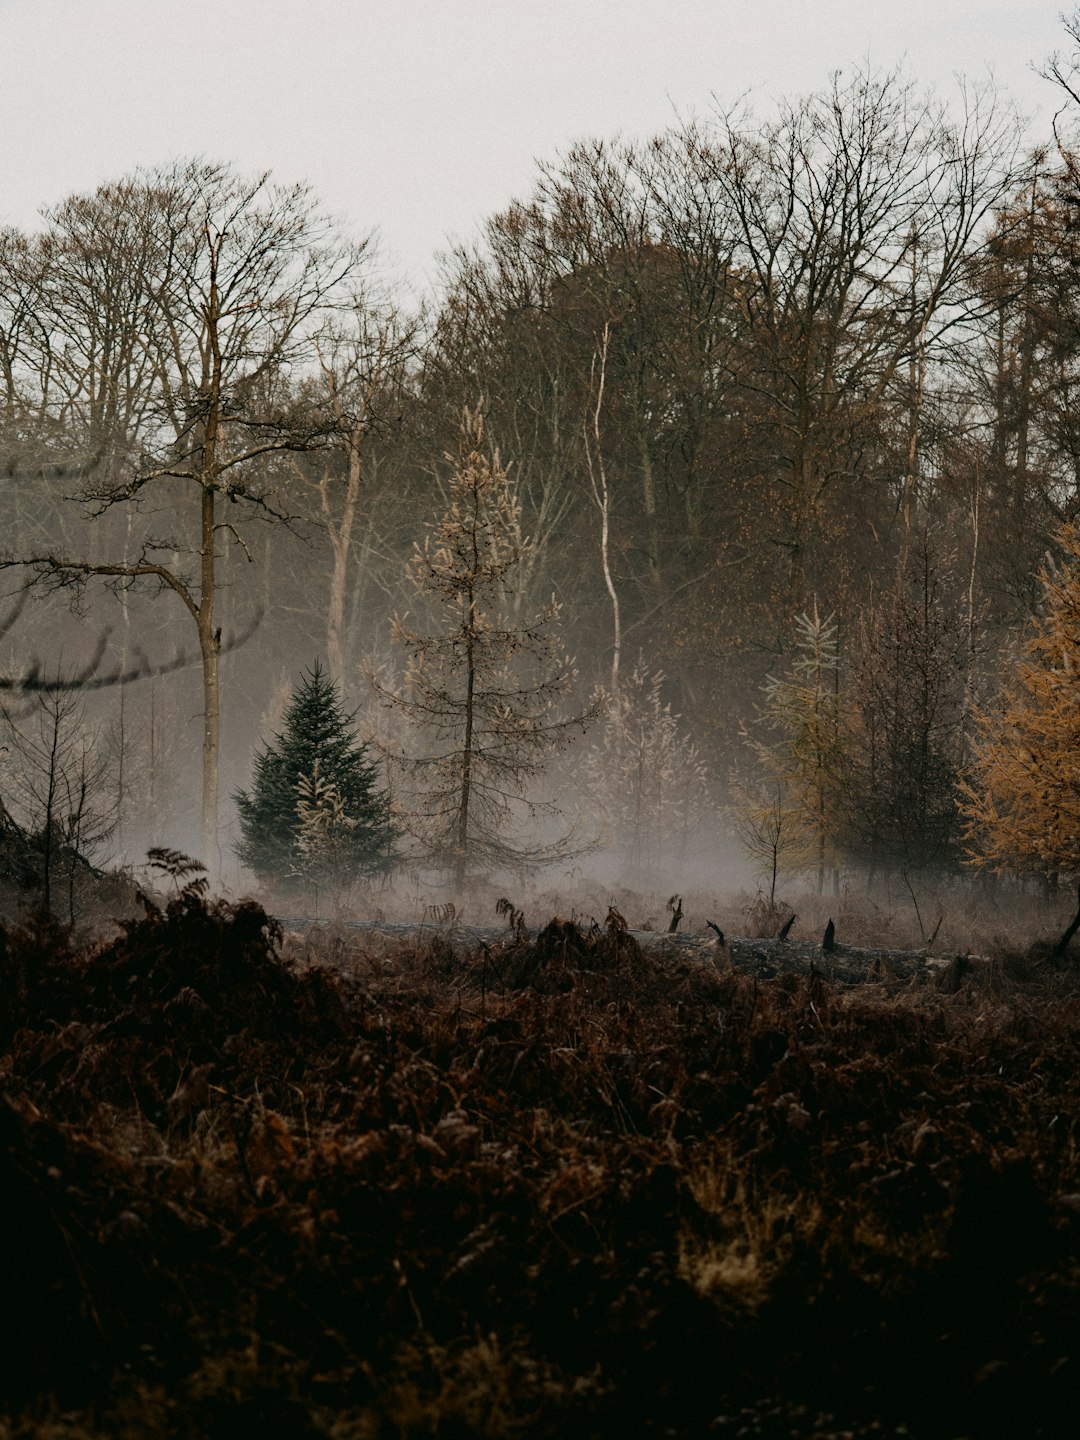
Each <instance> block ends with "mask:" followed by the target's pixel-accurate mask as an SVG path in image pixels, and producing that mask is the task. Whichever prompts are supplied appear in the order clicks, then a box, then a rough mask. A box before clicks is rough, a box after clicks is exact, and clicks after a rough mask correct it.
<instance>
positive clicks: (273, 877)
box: [236, 660, 394, 888]
mask: <svg viewBox="0 0 1080 1440" xmlns="http://www.w3.org/2000/svg"><path fill="white" fill-rule="evenodd" d="M236 805H237V809H238V810H239V812H240V836H241V838H240V842H239V844H238V845H237V846H236V853H237V856H238V857H239V859H240V860H241V861H242V863H243V864H245V865H246V866H247V867H248V868H249V869H250V870H253V871H254V872H255V874H256V875H257V876H258V877H259V879H260V880H265V881H275V882H278V883H284V884H285V885H287V886H288V885H290V884H291V885H292V887H293V888H301V886H302V885H303V884H304V883H306V882H310V883H314V884H322V885H335V886H340V885H342V884H345V883H347V882H348V881H350V880H352V879H354V878H356V877H358V876H365V875H373V874H376V873H377V872H378V871H380V870H385V869H387V868H388V866H389V865H390V863H391V860H392V852H393V843H394V827H393V825H392V823H391V819H390V806H389V801H388V800H387V797H386V795H385V794H384V793H383V792H382V791H381V790H380V789H379V788H378V784H377V771H376V764H375V762H374V761H373V760H371V759H370V758H369V757H368V750H367V746H366V745H365V744H362V743H360V742H359V741H358V740H357V739H356V736H355V734H354V733H353V730H352V716H350V715H349V714H347V713H346V712H345V710H344V709H343V707H342V704H341V701H340V699H339V696H338V692H337V686H336V685H335V684H334V682H333V681H332V680H331V679H330V677H329V675H328V674H327V672H326V671H325V670H324V669H323V668H322V666H321V665H320V664H319V662H318V661H317V660H316V662H315V663H314V665H313V666H312V667H311V669H310V670H309V671H307V672H306V673H305V674H304V675H303V676H302V677H301V680H300V684H299V686H298V687H297V688H296V689H295V690H294V691H293V695H292V699H291V701H290V703H289V705H288V708H287V709H286V711H285V717H284V728H283V729H282V731H281V732H280V734H277V735H275V736H274V738H273V740H272V741H271V742H270V743H269V744H266V745H264V746H263V747H262V749H261V750H260V751H259V752H258V753H257V754H256V756H255V759H254V764H253V775H252V782H251V789H250V791H248V792H245V791H238V792H237V794H236Z"/></svg>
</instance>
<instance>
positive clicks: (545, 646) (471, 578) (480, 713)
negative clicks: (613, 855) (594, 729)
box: [377, 411, 585, 891]
mask: <svg viewBox="0 0 1080 1440" xmlns="http://www.w3.org/2000/svg"><path fill="white" fill-rule="evenodd" d="M482 445H483V421H482V417H481V415H480V414H479V413H478V412H477V413H470V412H469V411H466V412H465V416H464V421H463V425H462V434H461V451H460V454H459V455H458V457H457V458H456V460H453V463H454V471H453V474H452V476H451V478H450V483H449V491H450V494H449V504H448V506H447V508H446V510H445V511H444V513H443V514H442V515H441V516H440V517H439V519H438V520H437V521H436V523H435V524H434V525H433V526H432V528H431V531H430V533H429V535H428V537H427V539H426V541H425V543H424V544H423V545H418V546H417V547H416V551H415V554H414V556H413V561H412V564H411V566H410V577H411V579H412V580H413V582H414V584H415V586H416V590H417V606H418V608H419V609H421V610H422V609H424V608H425V607H427V608H429V610H430V612H431V615H432V623H431V628H430V629H426V630H420V629H417V628H414V627H413V625H411V624H407V623H406V622H405V621H404V620H398V621H397V623H396V626H395V634H396V638H397V639H398V640H399V642H400V643H401V644H402V645H403V646H404V647H405V649H406V651H407V654H408V664H407V667H406V672H405V682H404V685H403V687H402V688H401V690H399V691H395V690H391V689H388V688H386V687H384V686H381V685H378V684H377V688H378V689H379V692H380V693H381V694H382V696H383V698H384V699H385V700H386V701H387V702H388V703H389V704H391V705H392V706H394V707H395V708H396V709H397V710H398V711H399V712H400V713H401V714H402V715H403V716H404V717H405V719H406V720H407V721H409V722H410V723H411V725H412V726H413V727H414V729H415V734H416V748H415V750H414V753H413V754H412V755H411V756H404V755H403V756H402V757H401V759H400V764H401V766H402V769H403V771H404V774H405V784H406V788H407V790H408V791H410V792H411V794H410V802H411V803H410V804H409V805H408V807H407V808H408V822H407V823H408V826H409V829H410V831H411V834H412V836H413V839H414V841H415V842H416V844H417V846H418V848H419V850H420V852H421V854H423V855H424V856H425V857H426V858H428V859H430V860H432V861H433V862H434V863H435V864H436V865H438V866H440V867H442V868H444V869H445V870H447V871H448V872H449V875H450V877H451V879H452V882H453V884H454V886H455V888H456V889H457V890H459V891H460V890H461V888H462V886H463V885H464V883H465V880H466V877H467V875H468V874H469V873H470V871H474V870H476V869H484V870H488V869H492V868H496V869H497V868H500V867H506V866H509V867H514V868H523V867H530V866H535V865H537V864H544V863H552V862H554V861H556V860H560V859H564V858H566V857H567V856H568V855H569V854H572V853H575V850H574V846H573V841H572V837H571V836H563V837H561V838H559V839H556V840H554V841H547V842H546V843H541V842H539V841H534V840H532V839H530V838H527V837H525V836H524V835H523V832H522V830H521V829H520V828H519V827H524V826H529V823H530V822H533V824H535V822H536V821H537V820H539V819H541V818H542V817H544V816H552V815H553V814H554V813H555V808H554V806H553V805H552V804H550V803H548V802H546V801H543V800H539V799H537V798H536V797H535V795H532V794H530V793H529V787H530V782H532V781H534V780H537V779H538V778H539V777H540V776H542V774H543V772H544V769H545V766H546V762H547V759H548V757H549V756H550V755H551V754H552V752H553V751H554V750H556V749H558V748H559V746H560V745H562V744H563V743H564V742H565V741H566V740H568V739H569V735H570V731H571V729H572V728H574V727H580V725H581V723H582V721H583V719H584V718H585V717H583V716H568V715H567V714H566V713H565V712H564V710H563V708H562V706H563V702H564V701H565V698H566V695H567V693H568V691H569V688H570V685H571V682H572V678H573V672H572V670H571V667H570V665H569V662H568V661H567V659H566V657H565V656H564V655H563V653H562V650H561V646H560V643H559V637H558V621H559V606H558V603H557V602H556V601H555V600H554V599H553V600H552V602H551V604H550V605H548V606H546V607H544V608H543V609H542V610H541V611H539V612H538V613H536V614H533V615H531V616H530V615H527V614H526V613H523V612H524V607H523V605H522V603H521V596H520V594H519V593H518V591H517V582H518V579H519V577H520V572H521V567H522V561H523V559H524V558H525V557H526V556H527V555H528V554H529V551H530V548H531V547H530V542H529V540H528V539H527V538H526V537H525V536H524V535H523V534H522V529H521V507H520V505H519V503H518V500H517V497H516V495H515V494H514V491H513V487H512V486H511V484H510V482H509V478H508V474H507V470H506V468H505V467H504V466H503V465H502V464H501V462H500V460H499V456H498V454H497V453H495V454H494V455H488V454H485V453H484V451H483V450H482V448H481V447H482ZM448 458H452V457H448Z"/></svg>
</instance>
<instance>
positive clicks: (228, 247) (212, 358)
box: [5, 162, 360, 870]
mask: <svg viewBox="0 0 1080 1440" xmlns="http://www.w3.org/2000/svg"><path fill="white" fill-rule="evenodd" d="M94 200H95V203H94V204H93V205H90V204H86V205H83V204H80V203H79V202H75V201H73V202H69V204H68V205H67V206H66V207H60V209H59V210H58V211H55V212H54V213H53V216H52V221H53V226H54V231H55V230H59V231H60V232H61V233H62V235H63V238H64V241H65V246H64V247H62V248H63V249H64V253H65V255H66V257H67V263H66V269H65V271H64V274H63V277H62V284H61V286H60V288H59V289H58V290H57V292H56V296H57V301H56V303H57V312H58V314H61V313H62V314H63V315H70V314H72V313H84V314H85V316H86V317H87V319H86V325H85V327H84V328H85V330H86V333H87V334H89V333H90V329H92V326H91V320H92V317H93V316H94V315H96V314H97V313H98V308H99V305H100V303H101V299H100V292H101V289H102V287H104V288H106V289H107V288H108V285H109V283H110V281H109V279H108V276H109V275H111V274H112V270H109V271H108V274H105V273H104V272H103V270H102V267H101V266H100V265H98V264H97V262H96V250H95V247H100V248H101V249H103V250H105V251H106V252H107V251H108V250H109V249H110V247H111V246H112V245H113V244H114V241H116V237H117V236H120V237H122V238H123V246H122V250H121V254H120V256H119V257H116V266H115V268H116V270H117V271H118V272H123V271H124V267H125V265H126V264H129V263H130V264H135V265H137V266H138V267H139V270H140V274H139V281H138V283H139V291H138V296H139V299H138V303H139V306H140V324H139V327H138V330H137V332H136V333H137V335H138V345H137V347H136V348H135V349H134V350H132V351H131V353H130V354H125V355H124V356H123V357H122V358H119V357H113V358H112V359H111V360H110V362H109V363H108V364H106V362H105V360H104V359H103V358H101V357H99V354H98V351H97V350H95V349H93V348H92V347H87V346H85V345H84V346H83V347H82V348H81V350H80V348H79V347H78V346H76V345H75V344H74V342H71V344H70V345H69V347H68V348H69V349H70V350H71V352H72V354H73V355H75V354H78V355H79V356H80V364H79V366H76V365H75V364H74V361H73V362H72V363H71V364H70V365H69V366H68V369H67V372H66V375H67V380H68V383H69V385H70V386H71V387H72V389H73V391H74V392H75V393H77V394H78V396H79V397H80V399H81V401H82V402H83V403H84V404H85V405H86V406H87V411H88V414H89V416H90V418H91V420H94V417H95V416H97V415H98V413H99V412H98V410H96V409H95V405H96V403H97V400H96V397H97V392H96V391H95V392H94V393H91V390H93V387H94V386H99V388H100V387H103V390H102V393H103V394H104V395H105V397H106V398H108V397H109V396H113V397H114V398H115V396H116V395H117V394H119V390H118V385H117V379H116V376H117V371H118V369H119V372H120V373H121V374H122V375H123V377H124V380H125V384H126V383H127V382H128V381H129V380H131V381H132V386H133V391H137V393H138V395H139V397H140V399H139V404H138V406H137V407H136V408H135V409H132V408H131V407H130V406H125V407H122V408H121V411H120V412H119V413H116V414H115V415H111V418H110V420H109V424H110V425H112V424H113V423H114V422H115V425H116V430H117V436H118V437H120V438H115V439H114V440H112V441H110V449H109V453H110V457H111V460H112V461H113V462H115V463H110V464H108V465H106V464H104V463H102V462H101V459H100V446H99V440H100V435H99V430H100V427H99V426H98V425H97V421H96V420H95V421H94V423H93V424H90V425H89V427H88V430H87V436H88V444H89V446H90V448H89V450H88V452H87V464H86V470H87V473H86V477H85V480H84V483H83V485H82V487H81V491H80V493H81V497H82V499H83V500H84V501H85V502H86V503H87V504H88V506H89V507H90V510H91V513H92V514H94V515H97V516H102V515H104V513H105V512H107V511H109V510H110V509H111V508H112V507H114V506H116V505H135V506H137V507H140V506H144V505H148V502H149V497H150V495H151V493H154V492H156V491H157V490H161V489H164V492H165V493H166V494H168V495H174V494H175V493H176V492H177V490H179V491H180V492H181V493H184V492H186V493H187V494H188V495H189V496H190V499H191V501H192V502H193V505H192V512H191V520H192V521H193V522H194V523H188V524H186V525H185V526H184V532H183V533H182V534H179V535H157V534H155V533H153V531H152V530H150V529H149V528H146V529H144V531H143V535H142V539H141V541H140V543H139V545H138V547H137V553H135V554H134V555H132V554H128V553H124V554H121V555H120V556H118V557H117V558H115V559H105V560H99V559H95V558H90V557H78V556H74V555H70V554H65V553H60V552H58V551H54V550H51V549H48V550H41V551H38V552H37V553H34V554H30V555H16V556H11V557H9V558H8V559H7V560H6V562H5V563H7V564H20V565H25V566H29V567H30V568H31V570H32V572H33V575H34V578H35V579H36V580H37V581H38V582H39V583H42V584H45V585H46V586H74V587H76V590H77V592H79V593H81V591H82V589H83V587H84V586H85V585H86V583H87V582H88V581H90V580H93V579H100V580H102V581H104V582H105V583H106V584H108V585H110V586H112V587H113V588H114V589H116V590H118V591H119V592H121V593H123V592H125V591H127V590H129V589H130V588H131V587H132V586H136V585H137V586H141V587H147V588H149V590H150V592H151V593H152V594H164V593H170V594H172V595H173V596H175V597H176V599H177V600H178V601H179V602H180V604H181V605H182V606H183V607H184V609H185V610H186V612H187V613H188V615H189V616H190V618H191V621H192V622H193V624H194V626H195V629H196V633H197V636H198V645H199V655H200V662H201V667H202V692H203V740H202V761H203V781H202V806H201V809H202V845H203V852H204V858H205V860H206V862H207V864H208V865H209V866H210V867H211V869H212V870H215V869H216V866H217V864H218V862H219V852H218V845H217V823H218V790H219V780H218V766H219V731H220V711H221V684H220V671H219V665H220V656H221V627H220V624H219V622H218V618H217V614H216V609H215V606H216V601H217V595H218V587H219V571H220V566H221V563H222V562H223V560H224V558H225V549H226V547H227V546H231V547H232V548H233V549H234V550H237V551H239V553H240V554H241V555H247V553H248V552H247V547H246V546H245V543H244V540H243V537H242V535H241V533H240V530H239V528H238V521H239V519H240V517H241V515H242V514H243V513H245V512H246V513H247V514H248V515H251V516H254V517H256V518H261V519H264V520H272V521H278V522H280V521H282V520H287V519H288V515H287V512H286V511H285V510H284V509H283V508H281V507H280V506H279V504H278V503H277V502H276V501H275V499H274V497H273V492H272V490H271V488H270V486H269V484H268V481H267V470H268V467H269V466H270V465H271V463H272V461H273V459H274V457H275V456H278V455H281V454H282V453H284V452H289V451H295V450H301V449H307V448H311V447H313V446H319V445H322V444H325V443H326V439H327V424H326V421H325V417H323V416H320V415H319V414H318V413H316V412H314V411H313V410H312V409H311V408H310V407H309V406H304V405H302V404H297V403H296V394H297V387H296V385H295V383H293V382H294V381H295V379H296V377H297V376H298V375H299V374H300V373H301V372H302V370H303V368H304V367H305V366H306V365H308V364H310V362H311V361H312V359H313V356H314V340H315V334H316V332H317V330H318V328H319V326H320V324H321V323H322V318H323V316H324V315H325V313H326V311H327V309H328V307H330V306H331V305H333V304H334V303H336V302H337V301H339V300H340V299H341V298H343V287H344V286H345V285H346V284H347V282H348V281H349V279H350V277H351V276H352V275H353V273H354V272H355V270H356V267H357V265H358V263H359V259H360V253H359V252H358V251H357V249H355V248H354V247H350V246H347V245H345V244H343V243H342V242H341V240H340V239H339V238H338V237H337V236H336V234H335V233H334V231H333V229H332V227H331V225H330V223H329V222H328V221H327V220H326V219H324V218H323V216H322V215H321V214H320V212H319V210H318V209H317V208H316V206H315V204H314V202H313V200H312V198H311V196H310V194H309V192H308V191H307V189H306V188H305V187H303V186H295V187H292V188H287V189H283V188H280V187H276V186H272V185H271V184H270V183H269V179H268V177H267V176H266V175H261V176H256V177H255V178H253V179H246V178H243V177H240V176H238V175H236V174H234V173H233V172H232V171H231V170H229V169H228V168H227V167H225V166H220V165H211V164H206V163H202V162H186V163H181V164H177V165H174V166H172V167H169V168H168V169H165V170H160V171H149V172H140V173H139V174H138V175H137V176H136V177H135V178H134V179H133V180H131V181H129V182H124V183H123V184H121V185H119V186H115V187H106V188H105V189H104V190H103V191H99V192H97V195H96V197H94ZM76 222H77V223H76ZM132 234H134V235H136V236H137V237H138V242H139V243H138V247H137V248H136V249H134V250H133V249H132V247H131V245H130V244H129V243H128V237H130V236H131V235H132ZM92 252H93V254H92ZM84 253H85V256H86V263H85V264H82V265H77V264H75V263H74V261H75V260H76V259H77V258H78V257H79V256H80V255H83V254H84ZM91 258H94V262H95V263H94V264H93V265H91V264H90V263H89V262H90V259H91ZM88 273H89V274H91V275H92V283H90V282H86V283H84V279H85V275H86V274H88ZM127 283H129V282H128V281H126V280H125V284H127ZM130 283H132V284H133V283H134V282H130ZM69 328H70V325H69ZM80 333H82V331H80ZM125 343H126V342H125ZM110 354H111V352H110ZM99 359H100V363H99ZM131 367H135V369H136V370H137V372H138V373H137V375H135V376H132V375H131V374H130V373H129V372H130V369H131ZM110 414H111V412H110ZM102 423H104V422H102ZM125 427H127V428H126V429H125ZM132 427H133V428H132ZM233 506H237V507H238V508H236V509H233V508H232V507H233ZM187 557H189V558H190V561H191V566H190V568H189V567H188V564H187V563H185V560H186V558H187ZM248 558H250V556H248Z"/></svg>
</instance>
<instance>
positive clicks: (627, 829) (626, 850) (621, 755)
mask: <svg viewBox="0 0 1080 1440" xmlns="http://www.w3.org/2000/svg"><path fill="white" fill-rule="evenodd" d="M665 678H666V677H665V676H664V674H663V672H662V671H660V670H654V671H650V670H649V669H648V668H647V667H646V665H645V661H644V658H643V657H641V656H639V657H638V661H637V664H636V665H635V667H634V669H633V670H632V671H631V672H630V674H629V675H626V676H624V678H623V679H622V681H621V682H620V683H619V684H617V685H616V686H615V688H614V689H613V690H612V691H611V693H610V694H607V695H603V694H601V696H600V699H601V701H602V703H603V711H602V722H601V724H600V726H599V727H598V732H597V734H596V736H595V738H593V739H592V740H591V741H590V743H589V745H588V746H587V748H586V749H585V753H584V755H583V757H582V791H583V796H584V799H585V800H586V802H587V804H588V806H589V810H590V813H591V815H592V817H593V818H594V819H595V820H596V821H598V822H599V823H600V824H601V825H602V827H603V831H604V837H605V840H606V843H607V844H609V845H610V846H611V847H612V848H613V849H614V850H615V851H616V852H617V853H619V854H620V855H622V856H623V858H624V859H625V860H627V861H628V862H629V864H630V865H631V867H632V868H633V871H634V872H636V873H637V874H638V875H639V876H640V875H641V874H652V873H654V872H655V870H656V868H657V867H658V866H662V865H664V864H668V865H671V864H673V863H682V861H683V860H684V859H685V855H686V848H687V844H688V842H689V841H690V839H691V838H692V836H693V835H694V832H695V829H696V828H697V827H699V826H700V823H701V821H702V820H703V818H704V817H705V815H706V813H707V812H708V808H709V794H708V792H709V773H708V768H707V766H706V765H705V762H704V760H703V758H702V756H701V752H700V751H699V749H698V747H697V745H696V744H695V742H694V740H693V737H692V736H691V735H689V734H688V733H687V731H686V730H685V728H684V726H683V724H682V718H681V716H679V715H678V714H676V713H675V712H674V711H673V710H672V708H671V704H670V702H669V701H666V700H665V699H664V697H663V685H664V680H665Z"/></svg>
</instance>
